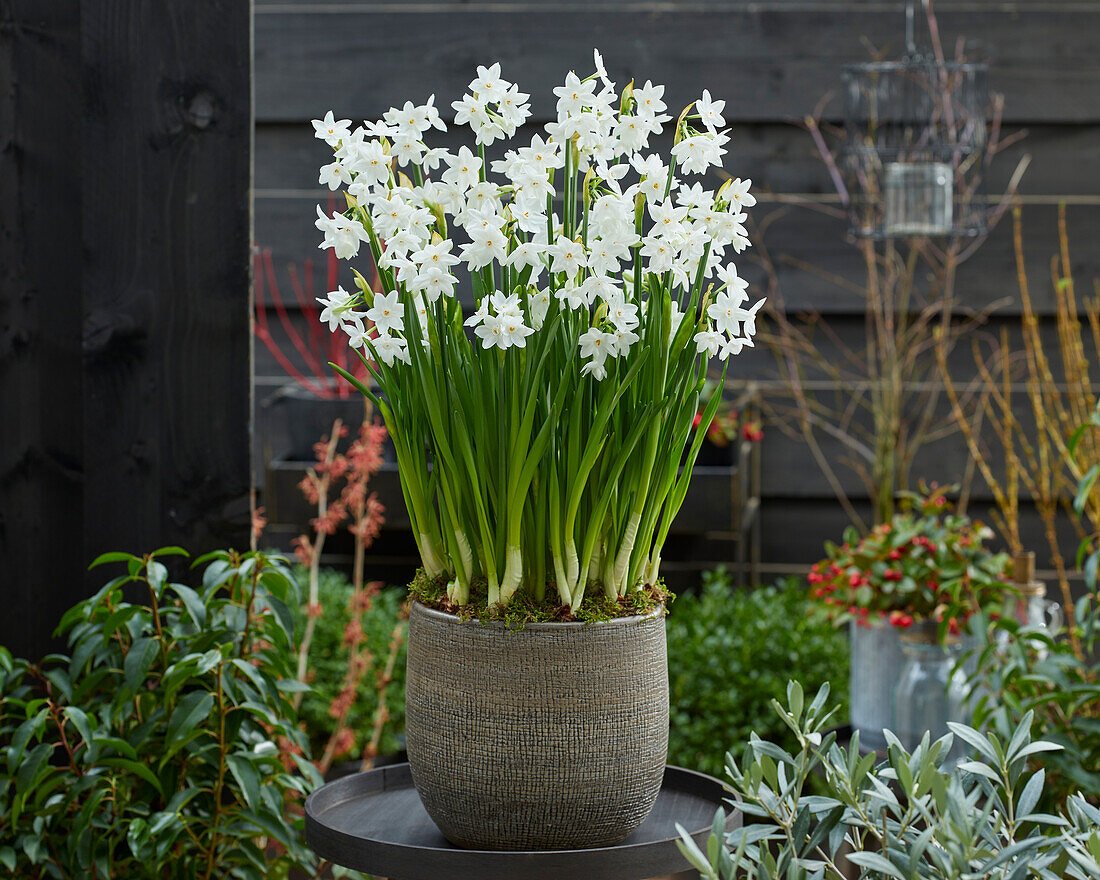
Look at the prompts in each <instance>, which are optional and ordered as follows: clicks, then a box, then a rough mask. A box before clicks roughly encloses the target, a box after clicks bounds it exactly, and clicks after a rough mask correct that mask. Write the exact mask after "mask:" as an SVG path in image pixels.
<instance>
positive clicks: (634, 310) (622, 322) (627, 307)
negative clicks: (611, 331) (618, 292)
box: [607, 299, 638, 330]
mask: <svg viewBox="0 0 1100 880" xmlns="http://www.w3.org/2000/svg"><path fill="white" fill-rule="evenodd" d="M607 319H608V320H609V321H610V322H611V323H612V324H614V325H615V327H616V328H617V329H621V330H633V329H634V328H635V327H637V326H638V307H637V306H636V305H635V304H634V303H632V302H627V301H626V300H625V299H619V300H617V301H612V302H610V303H608V305H607Z"/></svg>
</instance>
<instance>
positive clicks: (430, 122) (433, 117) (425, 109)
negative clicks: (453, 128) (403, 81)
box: [413, 95, 447, 134]
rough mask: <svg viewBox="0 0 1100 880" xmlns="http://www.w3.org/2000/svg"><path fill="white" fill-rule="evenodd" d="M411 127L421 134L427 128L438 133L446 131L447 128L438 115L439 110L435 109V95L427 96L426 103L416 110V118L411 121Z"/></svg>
mask: <svg viewBox="0 0 1100 880" xmlns="http://www.w3.org/2000/svg"><path fill="white" fill-rule="evenodd" d="M413 125H414V126H415V127H416V130H417V131H418V132H420V133H421V134H423V133H424V132H426V131H427V130H428V129H429V128H435V129H438V130H439V131H446V130H447V126H446V125H445V124H444V122H443V119H442V117H440V115H439V110H437V109H436V106H435V95H429V96H428V100H427V102H426V103H424V104H421V105H420V106H418V107H417V108H416V118H415V119H414V120H413Z"/></svg>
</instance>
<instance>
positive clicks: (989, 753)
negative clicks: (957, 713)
mask: <svg viewBox="0 0 1100 880" xmlns="http://www.w3.org/2000/svg"><path fill="white" fill-rule="evenodd" d="M947 726H948V728H949V729H950V730H951V732H952V733H953V734H955V736H957V737H959V739H961V740H963V741H964V742H966V743H969V744H970V745H972V746H973V747H974V748H975V749H977V750H978V752H979V753H980V754H981V755H982V756H983V757H985V758H986V759H987V760H989V761H991V762H992V763H994V764H999V763H1000V761H999V759H998V757H997V752H996V750H995V749H994V748H993V744H992V743H991V742H990V741H989V740H988V739H986V738H985V737H984V736H983V735H982V734H981V733H979V732H978V731H976V730H975V729H974V728H973V727H967V726H966V725H965V724H957V723H955V722H954V721H948V722H947Z"/></svg>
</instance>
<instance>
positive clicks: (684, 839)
mask: <svg viewBox="0 0 1100 880" xmlns="http://www.w3.org/2000/svg"><path fill="white" fill-rule="evenodd" d="M676 833H677V834H679V835H680V839H679V840H677V841H676V847H677V848H678V849H679V850H680V854H681V855H683V857H684V858H685V859H687V860H688V863H689V864H690V865H691V866H692V867H693V868H695V870H696V871H698V872H699V873H700V874H702V875H703V876H704V877H714V876H715V874H714V869H713V868H712V867H711V865H710V862H709V861H707V857H706V856H705V855H704V854H703V851H702V850H701V849H699V846H698V844H696V843H695V841H694V840H692V838H691V835H690V834H688V833H687V831H686V830H684V826H683V825H681V824H680V823H679V822H677V823H676Z"/></svg>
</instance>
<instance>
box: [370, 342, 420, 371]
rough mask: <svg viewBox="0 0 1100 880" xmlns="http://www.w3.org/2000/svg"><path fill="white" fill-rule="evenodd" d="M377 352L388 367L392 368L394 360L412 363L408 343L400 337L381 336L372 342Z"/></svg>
mask: <svg viewBox="0 0 1100 880" xmlns="http://www.w3.org/2000/svg"><path fill="white" fill-rule="evenodd" d="M371 345H373V346H374V350H375V352H376V353H377V354H378V357H379V358H380V359H381V360H382V363H384V364H385V365H386V366H387V367H388V366H392V364H393V362H394V360H399V361H401V362H402V363H406V364H408V363H412V360H411V358H410V357H409V349H408V343H407V342H405V340H404V339H402V338H401V337H400V336H379V337H377V338H376V339H372V340H371Z"/></svg>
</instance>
